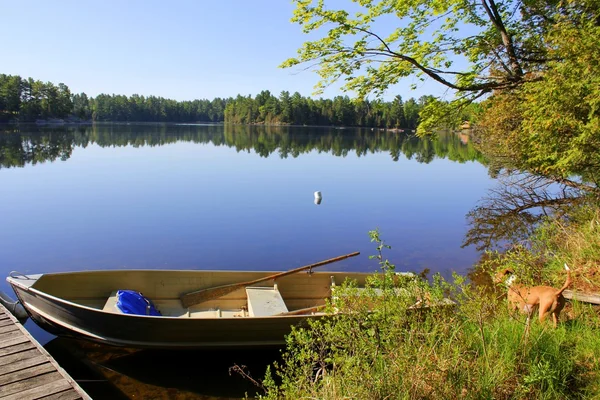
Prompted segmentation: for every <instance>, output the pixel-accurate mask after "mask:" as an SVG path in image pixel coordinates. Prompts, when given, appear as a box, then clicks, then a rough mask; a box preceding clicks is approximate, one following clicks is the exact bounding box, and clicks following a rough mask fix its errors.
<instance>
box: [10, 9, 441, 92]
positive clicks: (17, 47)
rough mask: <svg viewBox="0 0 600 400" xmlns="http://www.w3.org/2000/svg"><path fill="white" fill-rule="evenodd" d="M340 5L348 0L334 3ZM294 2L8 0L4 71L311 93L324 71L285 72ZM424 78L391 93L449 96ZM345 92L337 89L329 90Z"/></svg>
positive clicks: (298, 37)
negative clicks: (422, 81)
mask: <svg viewBox="0 0 600 400" xmlns="http://www.w3.org/2000/svg"><path fill="white" fill-rule="evenodd" d="M335 3H337V4H334V5H332V7H335V6H339V5H340V4H342V5H343V4H347V3H349V2H347V1H339V0H336V1H335ZM293 9H294V6H293V4H292V3H291V1H286V0H253V1H244V0H220V1H205V0H196V1H175V0H174V1H157V0H156V1H155V0H146V1H141V0H126V1H124V0H120V1H114V0H102V1H82V0H78V1H75V0H70V1H67V0H63V1H61V0H57V1H41V0H38V1H28V0H0V10H1V16H2V18H1V21H2V22H1V23H0V37H1V38H3V40H2V51H1V53H0V73H5V74H10V75H21V76H23V77H32V78H35V79H39V80H42V81H51V82H54V83H59V82H63V83H65V84H67V85H68V86H69V87H70V88H71V91H72V92H74V93H78V92H86V93H87V94H88V95H92V96H96V95H97V94H99V93H114V94H125V95H132V94H134V93H137V94H141V95H157V96H162V97H166V98H172V99H177V100H192V99H196V98H208V99H212V98H214V97H229V96H236V95H237V94H243V95H248V94H251V95H253V96H254V95H256V94H257V93H259V92H260V91H261V90H264V89H267V90H270V91H271V92H272V93H274V94H276V95H278V94H279V93H280V92H281V91H282V90H288V91H290V92H292V93H293V92H295V91H298V92H300V93H301V94H302V95H304V96H308V95H310V94H311V93H312V92H313V90H314V89H313V87H314V85H315V84H316V82H317V80H318V76H317V74H316V73H314V72H311V71H302V70H301V69H300V68H297V69H293V70H292V69H285V70H284V69H280V68H278V65H279V64H280V63H281V62H283V61H284V60H285V59H287V58H289V57H293V56H295V54H296V50H297V49H298V48H299V47H300V46H301V44H302V43H303V42H304V41H306V40H307V39H308V36H307V35H304V34H303V33H302V31H301V29H300V26H298V25H296V24H292V23H291V22H290V18H291V16H292V12H293ZM412 83H417V81H416V80H413V79H408V80H407V81H406V82H405V83H403V84H401V85H399V86H397V87H395V88H394V89H393V90H391V91H390V92H389V93H388V94H387V95H386V98H392V97H393V96H395V95H396V94H401V95H402V97H403V98H405V99H407V98H409V97H415V98H417V97H419V96H421V95H424V94H435V95H438V94H442V93H443V89H444V88H442V87H440V86H439V85H436V84H434V83H433V82H431V83H429V82H427V83H424V84H420V85H419V87H418V88H417V90H410V88H409V87H410V85H411V84H412ZM339 94H342V93H341V91H340V90H339V86H337V87H332V88H330V89H328V90H327V91H326V92H325V93H324V95H323V97H329V98H331V97H334V96H336V95H339Z"/></svg>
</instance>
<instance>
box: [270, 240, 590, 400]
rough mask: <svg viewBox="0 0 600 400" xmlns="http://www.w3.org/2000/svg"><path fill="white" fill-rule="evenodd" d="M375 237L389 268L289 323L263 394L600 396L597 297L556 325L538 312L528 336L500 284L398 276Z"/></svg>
mask: <svg viewBox="0 0 600 400" xmlns="http://www.w3.org/2000/svg"><path fill="white" fill-rule="evenodd" d="M377 239H378V236H377ZM378 244H379V245H378V251H379V254H378V256H377V258H379V261H380V264H381V266H382V273H381V274H378V275H377V276H374V277H373V279H372V280H371V281H370V283H369V285H368V288H367V289H366V290H358V289H357V288H355V286H354V285H353V283H352V282H347V283H345V284H344V285H343V286H341V287H338V288H336V290H335V293H334V296H333V300H332V302H331V304H330V305H329V307H330V310H331V311H334V310H335V311H337V312H338V313H337V314H335V315H334V316H333V317H332V318H331V319H327V320H321V321H313V322H311V323H310V324H309V326H307V327H304V328H295V329H294V330H293V331H292V333H291V334H290V335H289V336H288V338H287V347H286V350H285V351H284V353H283V356H282V361H281V362H280V363H279V364H274V365H273V368H270V369H269V371H267V374H266V377H265V379H264V381H263V385H264V389H265V395H264V396H263V398H265V399H279V398H285V399H336V400H337V399H568V398H569V399H570V398H572V399H590V398H600V335H599V334H598V332H599V330H598V329H599V328H600V322H599V319H598V315H597V313H596V311H595V310H594V308H593V307H591V306H588V305H583V304H574V305H573V307H572V310H571V312H570V318H571V319H569V320H567V321H564V320H563V321H562V322H561V323H560V324H559V327H558V328H557V329H554V328H552V325H551V323H547V324H540V323H539V322H538V321H534V322H533V323H532V325H531V330H530V332H529V334H528V335H527V336H525V334H524V332H525V317H524V316H521V315H513V314H511V313H510V312H509V310H508V308H507V307H506V302H505V300H504V299H503V298H502V292H501V291H490V290H482V288H478V287H474V286H471V285H469V284H467V283H466V282H465V279H464V278H463V277H460V276H455V277H454V280H453V281H452V282H448V281H445V280H444V279H442V278H441V277H440V276H435V277H434V279H432V280H431V281H427V280H424V279H420V278H410V277H405V276H399V275H397V274H395V273H394V266H393V265H391V264H390V263H389V262H388V261H387V260H384V259H383V257H381V250H382V249H383V248H385V246H383V243H382V242H379V243H378ZM533 258H535V257H533ZM513 261H514V260H513ZM443 298H452V299H453V300H454V301H455V305H453V306H448V305H441V304H442V303H440V302H441V301H442V299H443Z"/></svg>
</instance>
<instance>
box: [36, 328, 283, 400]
mask: <svg viewBox="0 0 600 400" xmlns="http://www.w3.org/2000/svg"><path fill="white" fill-rule="evenodd" d="M45 348H46V350H48V352H49V353H50V354H51V355H52V356H53V357H54V358H55V359H56V360H57V361H58V362H59V364H60V365H61V366H62V367H63V368H65V370H66V371H67V372H68V373H69V374H70V375H71V377H73V379H75V380H76V381H77V382H78V383H79V384H80V385H81V387H82V388H83V389H84V390H85V391H86V392H87V393H88V394H89V395H90V396H91V397H92V398H94V399H108V398H110V399H117V400H118V399H136V398H138V399H165V400H166V399H207V400H208V399H215V400H216V399H241V398H244V396H245V394H246V393H247V394H248V396H255V395H256V394H257V390H258V389H257V387H256V386H254V385H253V384H252V383H251V382H250V381H249V380H247V379H244V378H243V377H242V376H241V375H239V374H236V373H230V372H229V370H230V368H231V367H233V366H234V365H239V366H241V365H244V366H246V367H247V371H248V372H249V373H250V374H251V375H252V376H253V377H254V378H258V379H262V377H263V376H264V372H265V370H266V367H267V365H269V364H271V363H272V362H273V361H274V360H277V359H278V358H279V354H280V351H279V349H260V350H211V351H197V350H195V351H187V350H186V351H184V350H180V351H166V350H165V351H158V350H136V349H128V348H115V347H111V346H104V345H100V344H95V343H89V342H83V341H80V340H75V339H68V338H56V339H54V340H52V341H50V342H49V343H47V344H46V346H45Z"/></svg>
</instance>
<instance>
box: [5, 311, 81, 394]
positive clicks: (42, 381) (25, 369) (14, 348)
mask: <svg viewBox="0 0 600 400" xmlns="http://www.w3.org/2000/svg"><path fill="white" fill-rule="evenodd" d="M28 399H31V400H33V399H44V400H76V399H86V400H88V399H91V398H90V396H88V395H87V394H86V393H85V392H84V391H83V390H82V389H81V388H80V387H79V385H78V384H77V382H75V381H74V380H73V379H72V378H71V377H70V376H69V375H68V374H67V373H66V372H65V370H64V369H62V368H61V367H60V366H59V365H58V364H57V363H56V361H54V359H53V358H52V356H51V355H50V354H48V352H47V351H46V350H45V349H44V348H43V347H42V346H41V345H40V344H39V343H38V342H37V341H36V340H35V339H34V338H33V337H32V336H31V335H30V334H29V332H27V330H26V329H25V328H24V327H23V325H21V324H20V323H19V322H18V321H17V319H16V318H15V317H14V316H13V315H12V314H11V313H10V312H9V311H8V310H7V309H6V308H4V306H2V305H1V304H0V400H28Z"/></svg>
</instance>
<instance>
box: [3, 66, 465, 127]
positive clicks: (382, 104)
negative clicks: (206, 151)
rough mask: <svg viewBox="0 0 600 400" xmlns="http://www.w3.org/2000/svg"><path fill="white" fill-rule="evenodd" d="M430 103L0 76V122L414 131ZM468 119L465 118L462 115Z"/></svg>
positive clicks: (399, 99)
mask: <svg viewBox="0 0 600 400" xmlns="http://www.w3.org/2000/svg"><path fill="white" fill-rule="evenodd" d="M430 100H431V96H422V97H421V98H419V99H418V100H415V99H414V98H410V99H409V100H407V101H403V99H402V97H401V96H399V95H398V96H396V97H395V98H394V99H393V100H392V101H388V102H386V101H381V100H374V101H369V100H351V99H350V98H348V97H347V96H337V97H335V98H333V99H323V98H320V99H313V98H310V97H304V96H302V95H300V93H298V92H296V93H294V94H290V93H289V92H288V91H283V92H281V94H280V95H279V96H274V95H273V94H271V92H269V91H268V90H264V91H262V92H260V93H259V94H258V95H256V96H255V97H252V96H241V95H238V96H237V97H235V98H215V99H213V100H206V99H203V100H193V101H177V100H172V99H165V98H163V97H156V96H147V97H146V96H141V95H137V94H134V95H131V96H124V95H114V94H113V95H110V94H100V95H98V96H96V97H90V96H88V95H86V94H85V93H78V94H72V93H71V91H70V89H69V87H68V86H67V85H65V84H63V83H60V84H58V85H54V84H53V83H51V82H45V83H44V82H42V81H39V80H34V79H33V78H27V79H25V78H22V77H20V76H18V75H6V74H0V122H9V121H19V122H35V121H36V120H50V119H69V120H72V121H113V122H179V123H186V122H187V123H192V122H226V123H233V124H274V125H287V124H291V125H324V126H331V125H335V126H356V127H373V128H399V129H415V128H416V127H417V125H418V123H419V112H420V111H421V110H422V109H423V107H424V106H425V105H426V104H427V102H428V101H430ZM465 118H468V117H465Z"/></svg>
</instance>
